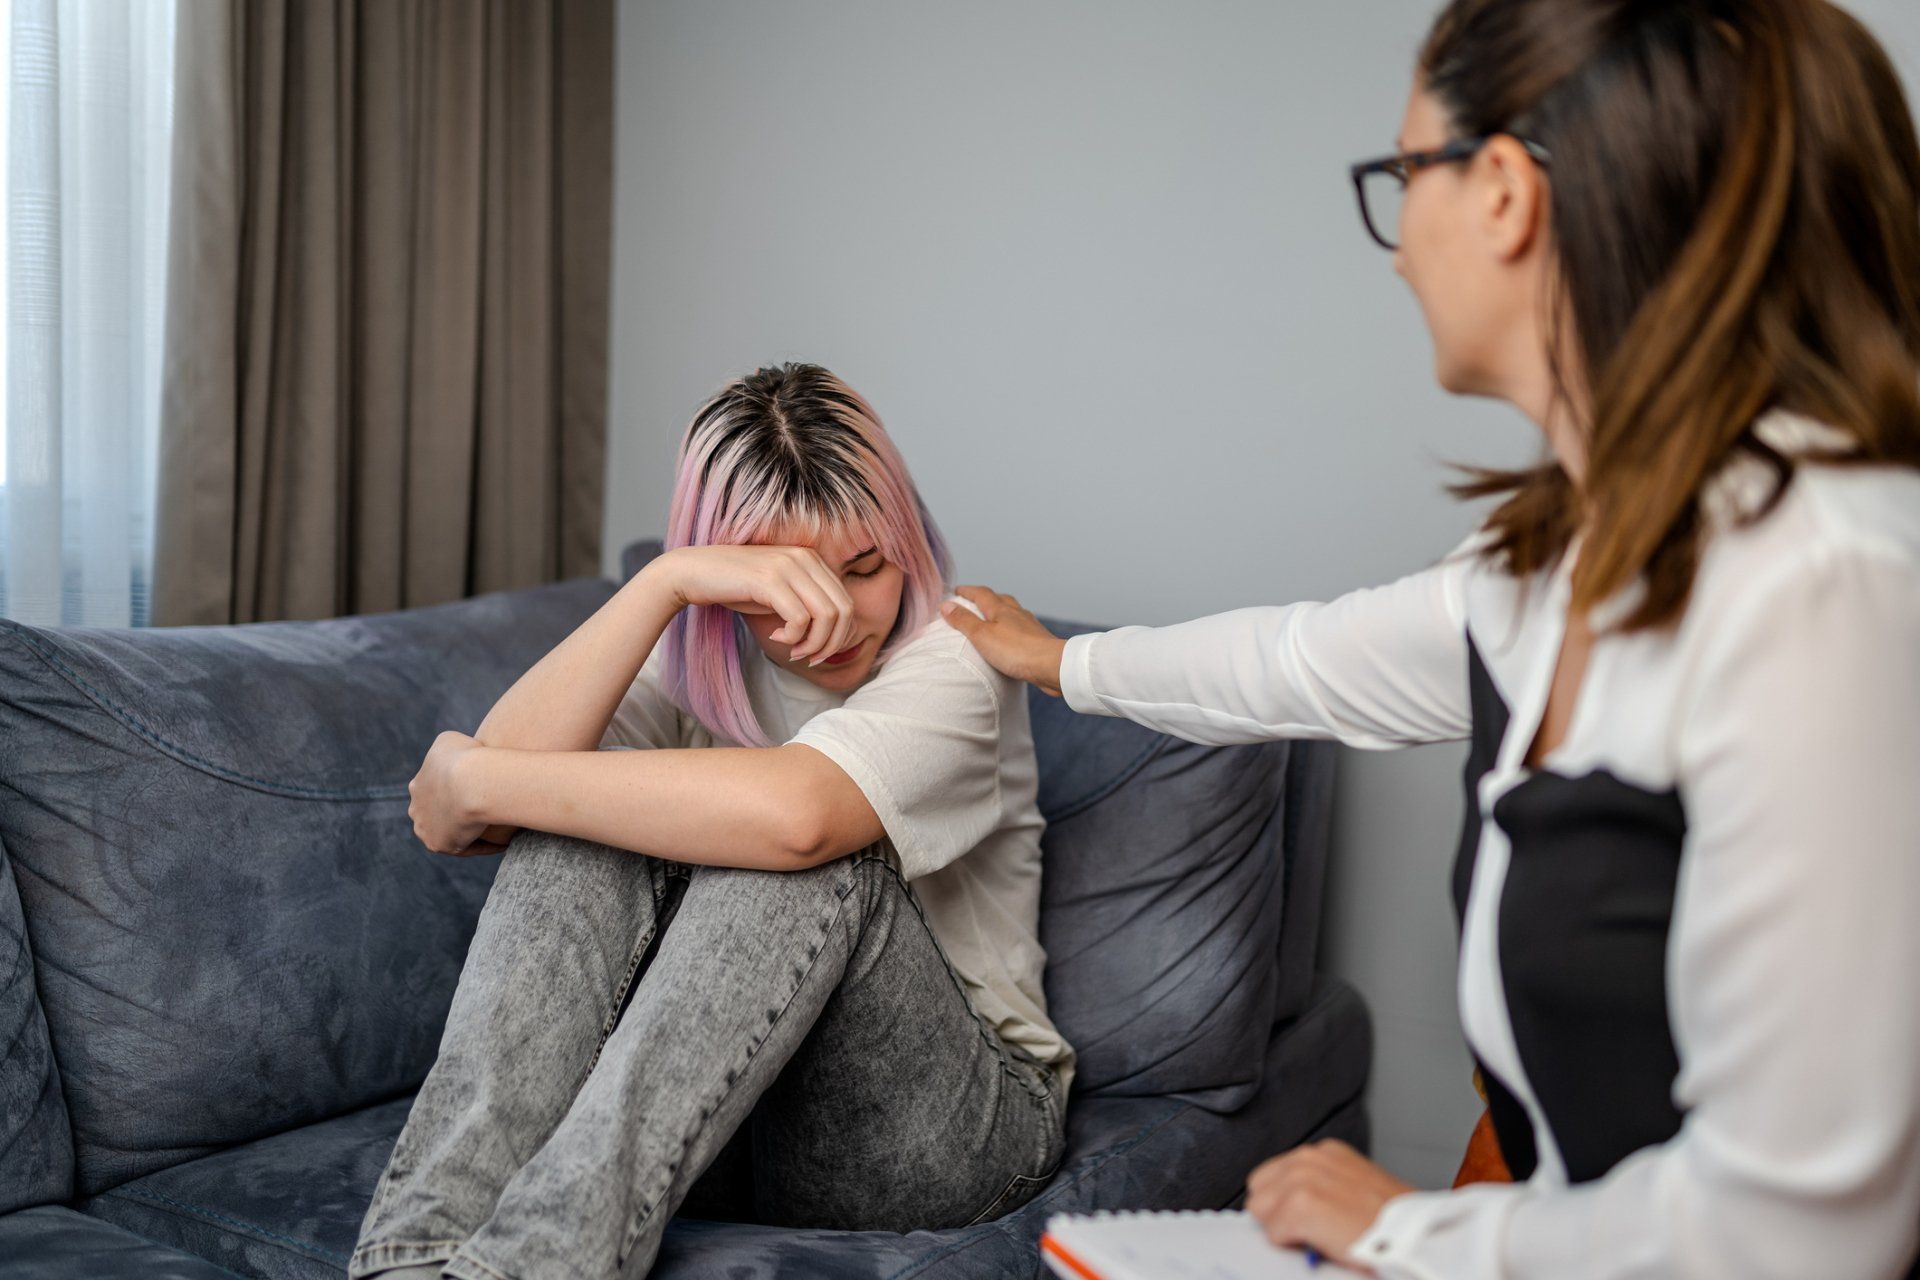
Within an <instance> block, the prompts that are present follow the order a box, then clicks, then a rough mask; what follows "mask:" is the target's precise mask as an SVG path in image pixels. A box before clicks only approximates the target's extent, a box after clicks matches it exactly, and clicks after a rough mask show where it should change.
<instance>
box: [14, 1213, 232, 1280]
mask: <svg viewBox="0 0 1920 1280" xmlns="http://www.w3.org/2000/svg"><path fill="white" fill-rule="evenodd" d="M0 1275H4V1276H9V1277H14V1276H17V1277H28V1276H31V1277H32V1280H122V1278H123V1277H124V1280H239V1277H237V1276H236V1275H235V1274H234V1273H233V1272H231V1271H229V1270H227V1269H226V1268H225V1267H221V1266H216V1265H215V1264H214V1263H211V1262H208V1261H207V1260H206V1259H205V1258H201V1257H197V1256H196V1255H194V1254H191V1253H187V1252H185V1251H184V1250H181V1249H176V1248H174V1247H173V1246H171V1245H164V1244H157V1243H155V1242H154V1241H152V1240H147V1239H143V1238H142V1237H140V1236H137V1235H135V1234H134V1233H133V1232H131V1231H128V1230H127V1229H126V1228H125V1227H117V1226H115V1225H113V1224H112V1223H111V1222H106V1221H103V1220H101V1219H99V1218H95V1217H90V1216H89V1215H87V1214H84V1213H76V1212H75V1211H74V1210H72V1209H68V1208H65V1207H64V1206H61V1205H46V1206H44V1207H41V1208H37V1209H23V1210H21V1211H20V1212H18V1213H9V1214H3V1215H0Z"/></svg>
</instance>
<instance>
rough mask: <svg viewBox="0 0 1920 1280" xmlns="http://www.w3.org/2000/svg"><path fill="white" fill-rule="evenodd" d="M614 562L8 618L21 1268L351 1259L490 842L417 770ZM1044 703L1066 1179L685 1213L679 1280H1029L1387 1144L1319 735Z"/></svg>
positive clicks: (1326, 755) (642, 548) (7, 831)
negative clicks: (342, 611)
mask: <svg viewBox="0 0 1920 1280" xmlns="http://www.w3.org/2000/svg"><path fill="white" fill-rule="evenodd" d="M655 550H657V544H651V543H642V544H635V545H634V546H633V547H630V548H629V549H628V551H627V555H626V557H625V559H624V566H623V567H624V571H625V572H626V573H627V574H631V573H632V572H633V570H634V569H635V568H636V567H637V566H638V565H639V564H640V563H641V562H642V561H643V560H644V559H645V558H646V557H647V556H648V555H650V554H653V553H654V551H655ZM615 585H616V584H615V583H613V582H611V581H608V580H604V579H599V578H581V579H576V580H572V581H568V582H561V583H556V584H552V585H548V586H541V587H534V588H529V589H526V590H519V591H511V592H498V593H494V594H490V595H485V596H479V597H475V598H473V599H470V600H464V601H460V602H457V603H453V604H447V605H440V606H436V607H432V608H422V609H411V610H405V611H401V612H397V613H388V614H374V615H364V616H358V617H348V618H340V619H333V620H329V621H324V622H311V623H262V624H255V625H249V626H232V627H179V628H154V629H144V630H116V629H89V628H34V627H29V626H23V625H20V624H17V623H12V622H0V982H3V983H4V985H0V1275H4V1276H6V1277H14V1276H32V1277H36V1278H37V1280H61V1278H64V1277H76V1278H77V1277H87V1278H89V1280H97V1278H99V1277H118V1276H141V1277H179V1278H181V1280H187V1278H189V1277H193V1278H197V1277H214V1276H233V1275H241V1276H263V1277H288V1278H292V1277H338V1276H341V1275H343V1274H344V1271H345V1263H346V1258H347V1254H348V1252H349V1250H350V1249H351V1248H352V1245H353V1243H354V1239H355V1236H356V1233H357V1231H358V1228H359V1225H360V1220H361V1217H362V1215H363V1213H364V1212H365V1209H366V1206H367V1203H368V1200H369V1199H370V1197H371V1195H372V1191H373V1186H374V1181H375V1179H376V1178H377V1177H378V1176H379V1173H380V1170H381V1169H382V1167H383V1166H384V1164H385V1162H386V1159H387V1154H388V1152H389V1150H390V1149H391V1147H392V1144H393V1140H394V1137H395V1135H396V1134H397V1133H398V1132H399V1129H400V1126H401V1124H402V1122H403V1121H404V1120H405V1118H406V1115H407V1109H408V1106H409V1103H410V1100H411V1097H412V1094H413V1092H414V1090H415V1089H416V1088H417V1087H418V1086H419V1083H420V1081H421V1079H422V1078H423V1077H424V1076H425V1074H426V1072H427V1069H428V1067H429V1066H430V1065H431V1063H432V1061H433V1058H434V1054H435V1052H436V1050H437V1047H438V1043H439V1035H440V1029H441V1025H442V1023H443V1021H444V1019H445V1016H446V1011H447V1007H448V1003H449V1001H450V1000H451V998H452V993H453V989H454V985H455V983H456V982H457V980H458V978H459V975H460V967H461V963H462V960H463V958H464V955H465V949H466V945H467V939H468V938H469V936H470V934H471V931H472V928H473V925H474V922H475V919H476V917H477V916H478V914H479V911H480V907H481V904H482V903H483V902H484V900H485V899H486V895H487V890H488V886H489V885H490V884H491V882H492V877H493V874H494V870H495V868H496V867H497V865H498V860H497V859H493V858H448V857H442V856H438V855H435V854H431V853H428V852H427V851H426V850H425V849H423V848H422V847H421V846H420V845H419V844H418V842H417V841H415V840H414V838H413V835H412V827H411V823H410V821H409V820H408V818H407V815H406V808H407V790H406V784H407V780H408V779H409V778H410V777H412V775H413V772H414V770H415V769H416V767H417V766H418V764H419V762H420V759H421V757H422V755H423V754H424V752H425V750H426V748H427V746H428V745H429V743H431V741H432V739H433V736H434V734H435V733H437V732H438V731H439V730H441V729H444V728H449V727H453V728H461V729H465V730H467V731H471V730H472V729H473V728H474V727H475V726H476V725H478V723H479V721H480V719H481V717H482V716H483V715H485V713H486V711H487V709H488V708H489V707H490V706H491V705H492V703H493V701H494V700H495V699H496V698H497V697H498V696H499V695H500V694H501V693H502V692H503V691H504V690H505V689H506V688H507V687H508V686H509V685H510V684H512V682H513V681H514V679H515V678H516V677H518V676H519V675H520V673H521V672H523V671H524V670H525V669H526V668H527V667H528V666H530V665H531V664H532V663H533V662H534V661H536V660H537V659H538V658H539V657H540V656H541V655H542V654H543V653H545V652H546V651H547V650H548V649H549V648H551V647H552V646H553V645H554V644H556V643H557V642H559V641H560V640H561V639H562V638H563V637H564V636H566V635H567V634H568V632H570V631H571V630H572V629H573V628H574V627H575V626H577V625H578V624H579V623H580V622H581V621H583V620H584V619H585V618H586V617H588V616H589V615H590V614H591V613H592V612H593V611H594V610H595V609H596V608H598V607H599V606H600V605H601V604H602V603H604V602H605V601H606V600H607V599H608V598H609V596H610V595H611V594H612V593H613V591H614V590H615ZM1056 625H1059V624H1056ZM1060 629H1061V630H1065V631H1071V630H1074V629H1076V628H1073V627H1070V626H1064V625H1062V626H1060ZM1032 707H1033V725H1034V738H1035V741H1036V745H1037V748H1038V751H1039V755H1040V774H1041V795H1040V800H1041V806H1042V808H1043V810H1044V811H1045V813H1046V816H1047V818H1048V821H1049V828H1048V831H1047V834H1046V872H1045V875H1046V881H1045V900H1044V906H1043V918H1042V941H1043V942H1044V943H1045V945H1046V948H1047V951H1048V956H1049V960H1048V968H1047V991H1048V998H1049V1001H1050V1003H1051V1007H1052V1009H1053V1012H1054V1015H1055V1017H1056V1018H1057V1020H1058V1022H1059V1024H1060V1026H1061V1028H1062V1030H1063V1032H1064V1033H1065V1034H1066V1035H1067V1036H1068V1038H1069V1039H1070V1040H1071V1041H1072V1042H1073V1043H1074V1044H1075V1045H1076V1046H1077V1048H1078V1049H1079V1052H1080V1069H1079V1079H1078V1081H1077V1083H1076V1086H1075V1090H1074V1095H1073V1098H1072V1100H1071V1104H1070V1108H1069V1130H1070V1133H1069V1143H1070V1146H1069V1152H1068V1155H1067V1159H1066V1161H1065V1163H1064V1164H1063V1165H1062V1166H1061V1168H1060V1170H1059V1172H1058V1173H1057V1174H1056V1175H1055V1177H1054V1178H1053V1180H1052V1181H1051V1182H1050V1183H1049V1185H1048V1186H1047V1187H1046V1188H1045V1190H1043V1191H1042V1192H1041V1193H1040V1195H1039V1196H1038V1197H1037V1198H1036V1199H1034V1200H1033V1201H1032V1202H1031V1203H1029V1204H1027V1205H1026V1206H1024V1207H1023V1208H1021V1209H1020V1210H1018V1211H1016V1212H1015V1213H1013V1214H1011V1215H1009V1216H1008V1217H1006V1218H1004V1219H1001V1220H1000V1221H997V1222H990V1223H984V1224H981V1225H979V1226H975V1227H972V1228H969V1229H965V1230H956V1231H934V1232H916V1233H913V1234H909V1235H895V1234H890V1233H882V1232H837V1231H825V1230H819V1231H793V1230H779V1229H773V1228H768V1227H762V1226H757V1225H751V1224H743V1223H725V1222H703V1221H694V1220H688V1219H679V1220H676V1221H675V1222H674V1223H673V1224H672V1225H671V1227H670V1228H669V1230H668V1233H667V1237H666V1242H665V1246H664V1248H663V1251H662V1253H661V1256H660V1258H659V1261H658V1263H657V1266H656V1268H655V1270H654V1272H653V1274H654V1275H656V1276H662V1277H675V1278H679V1277H720V1276H726V1277H733V1278H736V1280H745V1278H751V1277H769V1276H776V1275H778V1276H847V1277H892V1278H904V1277H909V1276H914V1277H935V1276H966V1277H985V1276H1034V1275H1038V1274H1040V1264H1039V1262H1038V1260H1037V1256H1036V1253H1035V1241H1036V1239H1037V1237H1038V1235H1039V1232H1040V1230H1041V1227H1042V1224H1043V1223H1044V1221H1045V1218H1046V1217H1047V1215H1049V1214H1052V1213H1056V1212H1061V1211H1080V1210H1091V1209H1097V1208H1121V1207H1164V1208H1199V1207H1210V1206H1211V1207H1218V1206H1225V1205H1229V1204H1233V1203H1235V1202H1236V1201H1237V1199H1238V1195H1239V1192H1240V1188H1241V1183H1242V1179H1243V1178H1244V1176H1245V1174H1246V1171H1247V1170H1248V1169H1249V1168H1250V1167H1251V1166H1252V1165H1253V1164H1254V1163H1255V1162H1257V1161H1258V1160H1260V1159H1261V1158H1263V1157H1265V1156H1267V1155H1269V1154H1272V1153H1274V1152H1277V1151H1279V1150H1281V1149H1283V1148H1286V1147H1288V1146H1291V1145H1293V1144H1295V1143H1298V1142H1301V1141H1303V1140H1306V1139H1309V1138H1313V1137H1317V1136H1326V1135H1336V1136H1340V1137H1344V1138H1346V1139H1347V1140H1349V1141H1351V1142H1354V1143H1355V1144H1356V1145H1360V1146H1363V1147H1364V1145H1365V1141H1366V1136H1367V1135H1366V1117H1365V1113H1364V1110H1363V1108H1362V1105H1361V1100H1360V1095H1361V1089H1362V1086H1363V1085H1364V1083H1365V1080H1366V1076H1367V1071H1368V1067H1369V1059H1370V1055H1371V1039H1370V1032H1369V1026H1368V1021H1367V1016H1366V1012H1365V1010H1364V1008H1363V1007H1362V1005H1361V1003H1360V1001H1359V999H1358V997H1357V996H1356V995H1355V993H1354V992H1353V991H1352V990H1351V989H1350V988H1348V987H1345V986H1343V985H1341V984H1340V983H1338V982H1337V981H1333V980H1331V979H1329V978H1327V977H1325V976H1322V975H1319V974H1316V972H1315V970H1314V952H1315V941H1316V938H1315V935H1316V931H1317V926H1318V920H1319V914H1320V898H1321V877H1322V870H1323V864H1324V860H1325V857H1326V845H1327V821H1328V803H1329V791H1330V786H1331V769H1332V759H1331V751H1330V749H1329V748H1327V747H1326V746H1325V745H1324V744H1317V743H1272V744H1266V745H1261V746H1249V747H1233V748H1224V749H1223V748H1204V747H1198V746H1194V745H1192V744H1188V743H1182V742H1177V741H1174V740H1172V739H1169V738H1165V737H1162V736H1160V735H1158V734H1154V733H1151V732H1148V731H1146V730H1144V729H1141V728H1139V727H1138V726H1135V725H1131V724H1127V723H1123V722H1120V721H1115V720H1107V719H1097V718H1090V717H1081V716H1076V715H1074V714H1073V713H1072V712H1070V711H1069V710H1067V708H1066V707H1065V706H1064V705H1063V704H1061V703H1060V702H1059V701H1057V700H1054V699H1048V698H1045V697H1042V696H1040V695H1038V694H1035V695H1034V696H1033V700H1032Z"/></svg>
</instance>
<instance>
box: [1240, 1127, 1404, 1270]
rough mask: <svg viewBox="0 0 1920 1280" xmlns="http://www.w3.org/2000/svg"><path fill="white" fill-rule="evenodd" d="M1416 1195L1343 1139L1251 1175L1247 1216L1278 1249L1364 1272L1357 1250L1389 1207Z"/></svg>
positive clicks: (1315, 1145) (1304, 1149) (1298, 1150)
mask: <svg viewBox="0 0 1920 1280" xmlns="http://www.w3.org/2000/svg"><path fill="white" fill-rule="evenodd" d="M1412 1190H1414V1187H1413V1186H1412V1184H1410V1183H1406V1182H1402V1181H1400V1179H1398V1178H1396V1177H1394V1176H1393V1175H1392V1174H1390V1173H1388V1172H1387V1171H1386V1170H1385V1169H1382V1168H1381V1167H1380V1166H1379V1165H1377V1164H1375V1163H1374V1162H1373V1161H1371V1160H1369V1159H1367V1158H1366V1157H1365V1156H1363V1155H1361V1154H1360V1153H1359V1152H1358V1151H1355V1150H1354V1149H1353V1148H1352V1147H1350V1146H1348V1145H1347V1144H1346V1143H1344V1142H1341V1141H1340V1140H1339V1139H1338V1138H1327V1139H1323V1140H1322V1141H1319V1142H1309V1143H1307V1144H1306V1145H1305V1146H1301V1147H1295V1148H1294V1149H1293V1150H1291V1151H1289V1152H1287V1153H1286V1154H1285V1155H1278V1156H1275V1157H1274V1158H1273V1159H1271V1160H1268V1161H1266V1162H1264V1163H1262V1164H1260V1165H1258V1166H1256V1167H1255V1168H1254V1171H1253V1172H1252V1173H1250V1174H1248V1175H1247V1212H1248V1213H1249V1214H1251V1215H1252V1216H1253V1219H1254V1221H1255V1222H1258V1223H1259V1224H1260V1228H1261V1230H1263V1231H1265V1232H1266V1233H1267V1239H1269V1240H1271V1241H1273V1242H1274V1243H1275V1244H1278V1245H1287V1246H1290V1247H1293V1248H1312V1249H1317V1250H1319V1251H1320V1254H1321V1256H1322V1257H1326V1258H1331V1259H1333V1260H1334V1261H1335V1262H1340V1263H1344V1264H1345V1265H1347V1266H1349V1267H1355V1268H1358V1269H1360V1270H1362V1271H1365V1270H1366V1267H1365V1265H1364V1264H1363V1263H1362V1262H1361V1261H1360V1260H1359V1259H1358V1258H1355V1257H1354V1256H1353V1254H1352V1250H1353V1246H1354V1245H1355V1244H1356V1243H1358V1242H1359V1240H1360V1237H1361V1236H1363V1235H1365V1234H1366V1233H1367V1228H1369V1227H1371V1226H1372V1225H1373V1220H1374V1219H1375V1218H1377V1217H1378V1216H1379V1215H1380V1209H1381V1207H1382V1206H1383V1205H1385V1204H1386V1203H1387V1201H1389V1200H1391V1199H1393V1198H1394V1197H1395V1196H1398V1195H1403V1194H1405V1193H1406V1192H1409V1191H1412ZM1368 1274H1372V1273H1371V1272H1368Z"/></svg>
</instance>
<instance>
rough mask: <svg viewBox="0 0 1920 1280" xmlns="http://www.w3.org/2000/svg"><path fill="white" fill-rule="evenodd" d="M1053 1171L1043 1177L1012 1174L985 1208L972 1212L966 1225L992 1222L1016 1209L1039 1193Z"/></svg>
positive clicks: (1051, 1179)
mask: <svg viewBox="0 0 1920 1280" xmlns="http://www.w3.org/2000/svg"><path fill="white" fill-rule="evenodd" d="M1053 1173H1054V1171H1053V1170H1048V1171H1047V1173H1046V1174H1045V1175H1044V1176H1043V1177H1038V1178H1035V1177H1031V1176H1029V1175H1027V1174H1024V1173H1016V1174H1014V1175H1013V1178H1012V1180H1011V1181H1009V1182H1008V1183H1007V1185H1006V1189H1005V1190H1003V1191H1001V1193H1000V1194H999V1195H997V1196H995V1197H994V1198H993V1200H992V1202H991V1203H989V1204H988V1205H987V1207H986V1208H984V1209H982V1210H981V1211H980V1212H979V1213H976V1214H974V1215H973V1217H972V1219H971V1220H970V1221H968V1223H967V1224H966V1225H967V1226H969V1227H977V1226H979V1225H980V1224H981V1223H983V1222H992V1221H994V1220H995V1219H996V1218H1001V1217H1004V1216H1005V1215H1007V1214H1009V1213H1012V1212H1013V1211H1014V1210H1015V1209H1018V1208H1019V1207H1020V1206H1021V1205H1023V1204H1025V1203H1026V1202H1027V1201H1029V1200H1031V1199H1033V1198H1034V1197H1035V1196H1037V1195H1039V1194H1040V1189H1041V1188H1042V1187H1044V1186H1046V1185H1047V1184H1048V1183H1049V1182H1051V1181H1053Z"/></svg>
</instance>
